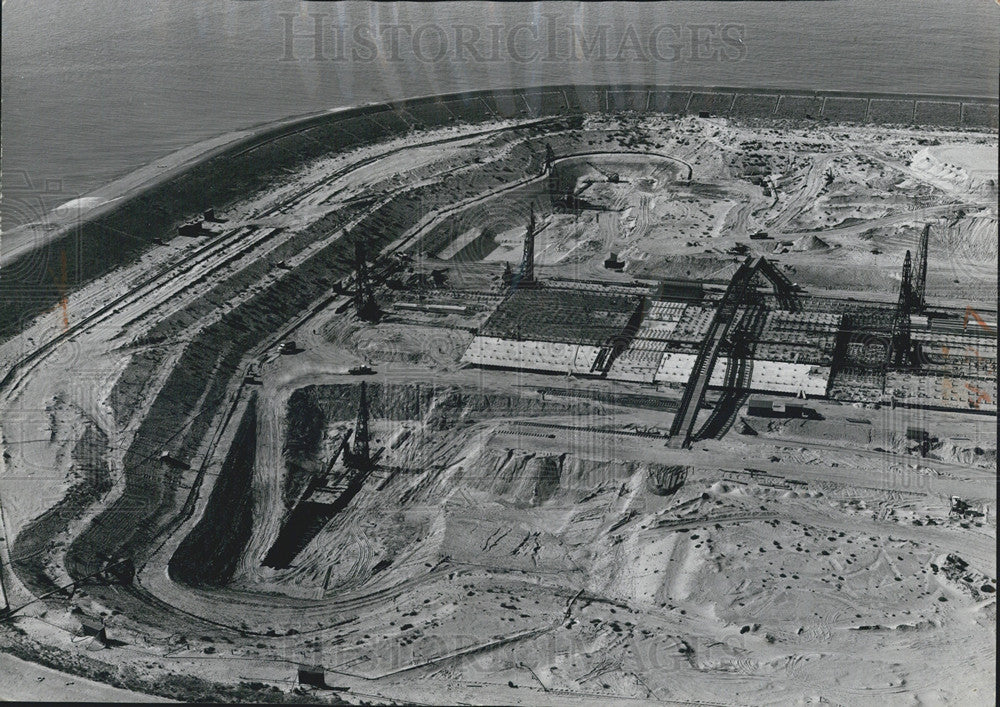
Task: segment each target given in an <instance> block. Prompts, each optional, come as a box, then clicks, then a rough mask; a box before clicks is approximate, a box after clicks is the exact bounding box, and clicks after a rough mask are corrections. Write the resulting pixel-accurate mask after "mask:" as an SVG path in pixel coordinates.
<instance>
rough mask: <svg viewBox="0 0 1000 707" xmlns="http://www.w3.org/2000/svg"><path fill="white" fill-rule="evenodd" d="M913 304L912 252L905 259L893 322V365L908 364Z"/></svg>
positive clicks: (891, 350)
mask: <svg viewBox="0 0 1000 707" xmlns="http://www.w3.org/2000/svg"><path fill="white" fill-rule="evenodd" d="M912 302H913V267H912V262H911V260H910V251H906V257H904V258H903V274H902V277H901V278H900V283H899V302H898V303H897V304H896V314H895V317H894V318H893V322H892V346H890V347H889V350H890V352H891V357H892V361H893V363H895V365H897V366H902V365H905V364H906V361H907V358H908V357H909V354H910V305H911V303H912Z"/></svg>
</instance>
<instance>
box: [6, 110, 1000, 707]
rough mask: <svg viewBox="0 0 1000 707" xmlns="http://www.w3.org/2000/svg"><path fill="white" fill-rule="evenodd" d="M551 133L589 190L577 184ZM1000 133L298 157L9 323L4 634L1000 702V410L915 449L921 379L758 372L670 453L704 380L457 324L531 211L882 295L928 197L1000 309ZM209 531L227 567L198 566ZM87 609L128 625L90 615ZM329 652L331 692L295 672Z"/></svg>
mask: <svg viewBox="0 0 1000 707" xmlns="http://www.w3.org/2000/svg"><path fill="white" fill-rule="evenodd" d="M546 144H550V145H551V146H552V148H553V150H554V152H555V155H556V157H557V162H556V173H557V176H558V178H559V180H561V181H560V190H563V189H564V190H565V191H566V192H568V193H570V194H571V195H573V198H575V199H577V200H578V201H577V202H575V203H576V207H575V208H564V207H560V206H559V205H558V204H557V203H555V196H554V195H553V193H552V192H551V191H550V190H548V189H547V187H546V184H547V178H548V177H547V175H545V174H544V173H542V172H541V165H542V160H543V156H544V149H545V146H546ZM928 150H930V152H928ZM996 151H997V141H996V136H995V135H990V134H988V133H980V132H973V131H945V130H937V131H935V130H920V131H918V130H905V129H901V128H873V127H858V126H847V125H845V126H832V127H823V128H817V127H815V126H812V125H801V126H800V125H795V124H790V123H789V122H787V121H784V122H781V123H766V122H761V121H757V122H753V123H738V122H735V121H730V120H726V119H719V118H695V117H685V118H668V117H666V116H646V117H639V116H635V115H622V116H600V117H597V116H590V117H587V118H586V119H585V120H584V121H583V123H582V125H571V124H569V123H558V124H552V125H549V126H548V127H544V126H543V127H538V126H535V127H528V126H524V125H519V124H518V122H517V121H508V122H505V123H502V124H495V125H494V124H488V125H478V126H474V127H469V126H456V127H451V128H447V129H443V130H437V131H424V132H419V133H415V134H411V135H409V136H408V137H407V138H405V139H400V140H397V141H394V142H392V143H386V144H383V145H378V146H372V147H366V148H363V149H359V150H355V151H353V152H349V153H345V154H340V155H336V156H331V157H329V158H324V159H321V160H318V161H316V162H314V163H310V164H308V165H305V166H303V168H302V169H301V171H299V172H297V173H296V174H291V175H288V178H287V181H286V182H285V183H284V184H283V185H281V186H279V187H277V188H275V189H274V190H271V191H268V192H266V193H261V194H254V195H248V197H247V199H246V201H245V202H243V203H241V204H238V205H236V206H234V207H233V208H232V209H231V210H230V211H229V212H227V213H224V214H220V216H221V217H222V218H224V219H226V221H225V222H224V223H220V224H215V225H214V226H213V228H214V229H215V233H214V235H213V236H211V237H210V238H209V239H207V240H205V241H193V240H191V239H187V238H177V239H175V240H174V241H171V242H170V243H167V244H165V245H162V246H159V247H157V248H154V249H153V250H151V251H149V252H148V253H147V254H146V255H145V256H144V257H143V259H142V260H141V262H139V263H138V264H136V265H134V266H131V267H129V268H123V269H121V270H119V271H116V272H115V273H113V274H112V275H110V276H108V277H107V278H104V279H102V280H101V281H99V282H95V283H93V284H91V285H89V286H87V287H84V288H82V289H80V290H79V291H77V292H74V293H72V294H71V295H69V297H68V299H67V301H66V305H65V307H64V308H60V309H57V310H55V311H52V312H50V313H48V314H46V315H44V316H42V317H40V318H39V319H38V320H37V321H35V322H34V323H33V324H32V325H31V326H30V327H29V328H28V329H27V330H26V331H25V332H24V334H23V335H21V336H18V337H16V338H14V339H10V340H8V341H5V342H2V343H0V362H2V365H3V369H4V370H8V369H10V370H11V371H12V373H11V377H10V378H9V382H8V383H7V384H6V385H5V387H4V388H3V389H2V390H0V406H2V418H0V434H2V447H3V456H2V461H0V504H2V520H3V528H2V533H0V535H2V540H0V560H2V561H3V563H4V564H3V567H2V569H0V572H2V577H3V590H4V594H5V596H6V600H7V602H8V604H9V605H10V607H13V608H17V612H16V614H15V616H14V618H13V619H12V621H11V622H9V623H8V624H4V625H3V626H2V627H0V632H2V633H3V637H4V639H5V640H8V641H12V642H15V643H17V645H24V646H27V647H28V648H26V650H38V651H41V650H43V649H45V648H52V649H58V650H59V651H62V653H59V655H86V657H87V658H88V659H89V660H92V661H97V662H99V663H100V664H101V665H102V666H104V667H103V668H102V669H103V670H107V671H109V675H114V676H116V677H118V678H122V677H123V676H127V677H129V679H132V678H133V677H134V675H135V674H137V673H138V674H142V675H144V676H146V679H147V681H148V684H147V683H135V684H137V685H139V688H137V689H140V688H141V689H142V690H143V691H149V692H156V691H155V690H154V685H153V684H154V683H157V682H158V683H159V684H161V685H164V684H176V683H173V682H170V681H171V680H175V681H176V680H177V679H179V676H194V677H197V678H199V679H203V680H205V681H207V682H208V683H213V684H219V685H227V686H230V687H234V688H235V687H237V686H243V687H244V688H245V686H246V685H248V684H254V685H255V686H254V687H253V688H245V689H247V690H250V691H251V692H249V693H247V694H257V695H258V696H259V695H264V696H271V697H273V696H274V695H280V696H282V699H289V700H302V701H312V700H318V699H320V697H321V696H325V697H326V698H328V699H330V700H336V699H344V700H347V701H350V702H352V703H359V702H361V701H368V702H376V703H391V702H393V701H402V702H425V703H454V702H468V703H488V704H569V703H571V702H572V703H578V702H579V701H581V700H582V701H585V702H586V703H591V704H616V703H621V704H624V703H625V702H629V703H633V702H635V701H636V700H639V701H643V702H650V703H654V702H667V703H682V702H702V703H713V704H716V703H723V704H762V703H790V702H793V703H805V702H819V701H833V702H837V703H843V704H867V703H870V702H872V701H876V700H877V701H879V702H884V703H886V704H900V705H902V704H912V703H914V702H920V703H933V704H939V703H958V704H990V703H992V702H993V699H994V697H995V688H994V684H995V672H994V671H995V668H994V662H995V658H996V649H995V645H996V632H995V619H996V601H995V592H996V512H997V503H996V473H995V467H996V454H997V440H996V417H995V415H984V414H973V413H970V412H961V411H950V412H945V411H926V412H925V413H924V416H923V417H922V418H921V424H922V425H924V426H925V427H927V428H929V429H932V430H933V433H934V441H933V443H932V444H931V445H930V448H929V450H928V453H927V454H926V455H925V456H921V454H920V452H919V449H918V445H916V444H914V443H913V442H912V441H910V440H908V439H907V427H908V426H910V425H912V424H913V420H914V417H913V414H912V413H911V412H910V411H908V410H906V409H903V408H895V409H890V408H888V407H884V406H883V407H880V408H879V407H875V406H872V405H862V404H860V403H858V404H854V405H851V404H846V403H845V404H841V403H837V402H835V401H830V400H814V401H810V405H811V406H812V407H813V408H814V409H815V411H816V412H817V413H818V414H817V416H816V418H815V419H810V420H784V419H772V418H757V417H754V416H751V415H750V414H749V411H748V410H747V408H746V407H742V408H741V409H740V412H739V415H738V418H739V423H738V424H736V425H734V426H733V428H732V429H731V430H730V431H729V432H728V433H727V434H726V435H725V436H724V437H723V438H722V439H711V440H706V441H704V442H698V443H696V444H695V445H694V446H693V448H691V449H674V448H670V447H668V446H667V445H666V433H667V430H669V428H670V425H671V423H672V421H673V410H674V409H676V404H677V400H678V398H679V397H680V395H679V393H680V391H679V390H677V389H671V388H669V387H660V388H657V387H654V386H644V385H641V384H630V383H619V382H615V381H610V380H605V379H589V378H576V377H570V376H566V375H545V374H541V373H528V372H517V371H502V370H490V369H477V368H471V367H468V366H466V365H464V364H462V363H461V360H460V359H461V356H462V354H463V353H464V351H465V349H466V348H467V347H468V345H469V343H470V342H471V341H472V338H473V337H474V336H475V332H476V330H477V329H478V328H479V327H480V326H482V324H483V323H484V321H485V320H486V318H487V317H488V316H489V313H490V312H491V311H492V308H493V307H495V305H496V303H497V302H499V301H500V298H501V296H502V293H501V292H500V276H501V272H502V270H503V267H504V264H505V263H509V264H511V265H512V266H517V264H518V263H519V262H520V258H521V248H522V242H521V239H522V236H523V233H524V228H525V226H526V224H527V220H528V214H529V213H530V212H531V211H532V210H534V212H535V214H536V218H537V219H538V220H537V223H538V228H539V232H538V240H537V242H536V266H537V270H536V272H537V274H538V275H539V277H541V278H542V279H552V280H553V281H555V280H556V279H557V278H573V279H580V280H598V281H603V282H606V283H619V284H621V283H625V282H633V281H635V280H641V281H654V280H656V279H658V278H665V277H689V278H699V279H706V280H714V281H718V282H721V283H724V282H725V281H726V280H728V278H729V277H730V276H731V275H732V273H733V271H734V270H735V268H736V266H737V264H738V263H739V261H741V260H742V259H743V258H744V257H745V255H746V254H751V255H765V256H767V257H769V258H773V259H774V260H775V262H776V263H777V264H778V266H779V267H780V268H782V269H783V271H784V272H785V273H786V274H787V275H788V277H789V278H790V279H791V280H793V281H795V282H797V283H798V284H800V285H801V286H802V287H804V288H805V289H806V290H807V291H809V292H812V293H816V294H823V293H826V294H829V293H831V292H833V291H836V292H837V293H839V294H840V295H843V296H845V297H846V296H853V297H856V298H858V299H864V298H868V297H875V298H878V299H882V300H884V301H889V302H893V301H894V298H895V296H896V292H897V291H898V288H899V278H900V270H901V265H902V260H903V254H904V253H905V252H906V251H907V250H910V251H913V252H915V251H916V247H917V240H918V238H919V234H920V231H921V229H922V228H923V226H924V224H926V223H930V224H931V237H930V238H931V240H930V255H929V263H928V266H929V267H928V271H929V276H928V289H927V298H928V300H929V301H931V302H932V303H934V304H937V305H940V306H945V305H947V306H951V307H960V308H964V307H967V306H968V307H973V308H974V309H975V310H976V311H979V312H983V313H984V316H985V317H986V319H987V320H988V321H992V324H993V327H994V332H993V336H995V325H996V318H995V316H996V315H995V306H994V305H993V304H992V303H994V302H995V300H996V295H997V281H996V274H995V268H996V254H997V210H996V197H997V192H996V179H995V173H993V176H992V177H991V173H990V172H989V169H988V167H989V164H990V163H991V160H992V163H993V164H995V158H996ZM624 153H632V154H624ZM963 170H964V171H963ZM991 180H992V181H991ZM367 197H374V199H373V200H372V201H370V202H368V201H359V198H367ZM357 232H364V233H366V234H368V237H369V238H371V239H372V240H371V243H372V249H373V250H378V251H381V253H382V255H383V256H384V258H383V259H380V260H377V261H376V262H374V263H373V265H372V267H373V271H374V272H375V273H376V275H375V276H376V278H378V279H377V281H376V283H375V287H376V294H377V296H378V298H379V302H380V305H381V306H382V307H383V309H384V314H383V317H382V319H381V321H380V322H379V323H378V324H368V323H365V322H362V321H360V320H359V319H358V318H357V317H356V316H354V314H353V311H352V309H351V307H350V294H351V288H352V287H353V278H352V277H351V276H350V269H351V268H350V263H349V262H348V263H347V264H345V259H349V257H350V253H351V251H350V250H348V249H347V248H346V247H344V244H345V243H346V242H347V239H348V237H349V236H351V235H356V233H357ZM761 232H766V234H767V238H766V239H765V238H761V239H750V236H751V235H753V234H759V233H761ZM611 252H614V253H616V254H617V255H618V257H619V259H620V260H622V261H623V262H624V264H625V266H624V269H623V272H614V271H611V270H608V269H606V268H605V267H604V260H605V259H606V258H607V257H608V254H609V253H611ZM397 256H398V261H395V262H397V265H392V263H391V262H390V260H391V259H392V258H395V257H397ZM373 260H374V258H373ZM435 271H436V272H437V275H436V277H437V278H439V280H438V281H435V278H434V276H433V274H434V273H435ZM392 280H395V281H396V282H394V283H393V282H391V281H392ZM991 317H992V319H990V318H991ZM282 342H293V343H294V346H293V347H291V351H287V350H286V353H282V349H281V348H280V345H281V343H282ZM992 355H993V356H994V357H995V355H996V354H995V345H994V348H993V354H992ZM361 365H367V366H369V367H370V368H371V369H372V371H371V372H369V373H367V374H365V375H357V374H356V373H352V372H351V371H350V369H351V368H352V367H357V366H361ZM362 381H364V382H365V384H366V395H367V396H368V401H369V403H370V405H371V410H372V421H371V433H372V448H373V450H375V451H377V452H378V453H379V454H380V456H379V457H378V463H377V464H376V465H375V467H374V469H372V470H371V471H370V473H369V474H367V475H366V476H364V477H363V478H361V479H359V481H358V483H359V486H358V487H357V489H356V493H354V494H353V495H352V496H350V498H349V499H348V500H347V501H346V502H345V504H344V505H342V507H337V508H336V510H334V511H330V515H329V517H325V516H324V517H323V518H322V522H316V523H314V525H315V527H308V528H306V531H304V532H303V534H302V544H301V547H300V548H298V550H297V551H296V552H295V554H294V556H293V557H292V558H291V559H290V561H289V562H288V563H287V566H282V567H274V566H268V565H265V564H264V562H263V560H264V557H265V556H266V555H267V553H268V551H269V549H270V548H272V547H273V546H274V544H275V542H276V540H277V538H278V537H279V535H280V533H281V531H282V529H283V528H284V527H285V526H286V525H287V523H288V521H289V519H290V518H291V517H292V516H293V514H294V511H295V509H296V508H298V507H299V506H300V505H301V503H302V502H303V500H306V501H308V500H309V499H310V498H313V499H315V498H320V497H323V498H326V497H330V498H333V497H338V495H339V494H343V493H344V487H345V483H346V482H342V481H341V480H342V479H346V478H348V477H349V476H350V472H349V470H348V469H347V468H346V467H345V466H344V463H343V460H342V459H339V458H338V450H339V449H340V447H341V445H342V443H343V441H344V437H345V435H346V434H348V433H349V432H352V431H353V430H354V425H355V419H356V416H357V408H358V404H359V400H360V395H361V393H360V383H361V382H362ZM313 481H316V482H317V483H318V482H319V481H322V482H323V484H326V486H325V487H324V488H325V490H321V491H312V490H310V483H312V482H313ZM338 484H339V485H338ZM321 485H322V484H321ZM310 494H314V495H313V496H310ZM323 494H326V496H323ZM959 501H960V502H959ZM121 557H129V558H130V559H132V560H133V563H134V567H135V574H134V578H133V579H132V580H131V581H128V582H122V581H121V580H120V579H118V578H116V576H115V575H114V573H113V572H111V568H113V567H114V566H115V565H114V564H113V561H117V559H118V558H121ZM178 558H179V559H178ZM184 558H201V562H200V565H199V567H198V568H197V571H191V569H190V562H189V564H187V565H184V567H185V569H184V571H183V572H179V571H175V570H170V571H168V567H172V568H177V567H178V566H179V565H178V563H181V564H183V562H182V560H183V561H185V562H188V560H185V559H184ZM171 562H174V564H173V565H171ZM181 575H183V576H184V577H186V578H188V579H187V581H181V580H180V579H179V577H180V576H181ZM68 585H72V591H70V590H69V589H68V588H67V586H68ZM60 587H62V588H63V589H60ZM84 617H90V618H91V619H96V620H100V621H102V622H103V624H104V625H105V627H106V629H107V633H108V637H109V638H110V639H111V640H110V641H109V642H107V644H106V645H102V646H95V645H93V641H89V640H88V641H82V640H80V636H79V635H78V634H79V633H80V631H81V627H82V624H83V623H84V621H83V619H84ZM84 644H86V645H84ZM84 651H86V653H84ZM3 659H4V660H6V659H7V658H5V657H4V658H3ZM66 663H67V664H66V665H65V666H64V667H65V669H66V670H68V671H71V672H72V671H73V670H76V671H78V672H76V673H74V674H79V670H81V668H79V666H78V665H76V664H75V663H73V662H72V661H69V660H67V661H66ZM298 664H316V665H321V666H322V667H323V668H324V669H325V674H326V682H327V684H328V685H329V686H332V687H335V688H337V689H336V690H333V691H325V692H318V691H312V690H309V691H304V690H299V691H298V692H296V690H297V689H298V685H297V681H296V666H297V665H298ZM88 665H89V663H88ZM74 666H75V667H74ZM956 678H960V679H956ZM72 679H73V678H68V679H67V680H72ZM60 680H61V678H60ZM53 681H54V678H53ZM46 682H49V677H46ZM63 682H65V681H63ZM81 684H83V683H81ZM128 684H133V683H128ZM256 685H259V687H257V686H256ZM64 687H65V693H64V695H65V696H76V695H79V694H84V695H86V694H93V695H95V699H112V700H113V699H120V698H121V697H122V696H121V695H118V694H117V693H110V692H109V693H108V694H107V695H103V694H102V693H100V688H98V687H96V686H94V685H90V684H89V683H88V688H87V689H88V690H96V692H74V689H73V688H74V687H78V686H74V685H66V686H64ZM26 689H27V688H26V687H25V685H24V684H23V680H22V681H21V682H19V683H17V684H16V685H15V684H13V683H12V684H11V686H8V687H4V686H3V684H2V683H0V696H2V697H17V696H19V695H22V694H23V693H24V690H26ZM78 689H80V690H82V689H83V688H78ZM241 689H243V688H241ZM274 689H276V692H273V691H272V690H274ZM3 690H7V692H3ZM51 690H52V692H51V694H49V693H46V695H47V697H51V698H52V699H58V693H59V691H58V690H56V689H55V688H51ZM167 692H169V691H167ZM156 694H159V695H163V696H171V695H170V694H165V692H164V691H163V690H162V689H161V691H159V692H156ZM240 694H243V693H240ZM174 696H177V697H178V698H184V697H185V696H189V695H188V693H181V692H177V693H176V694H174Z"/></svg>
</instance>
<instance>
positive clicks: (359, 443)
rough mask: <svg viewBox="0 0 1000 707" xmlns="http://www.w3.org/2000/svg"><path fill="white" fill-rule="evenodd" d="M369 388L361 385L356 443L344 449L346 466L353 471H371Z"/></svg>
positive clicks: (355, 434) (356, 424)
mask: <svg viewBox="0 0 1000 707" xmlns="http://www.w3.org/2000/svg"><path fill="white" fill-rule="evenodd" d="M368 422H369V410H368V388H367V385H366V384H365V383H364V382H362V383H361V400H360V402H359V403H358V419H357V422H356V423H355V424H354V443H353V444H352V445H351V448H346V447H345V449H344V464H345V465H346V466H348V467H350V468H352V469H359V470H363V469H369V468H370V467H371V464H372V457H371V447H370V442H371V438H370V433H369V430H368Z"/></svg>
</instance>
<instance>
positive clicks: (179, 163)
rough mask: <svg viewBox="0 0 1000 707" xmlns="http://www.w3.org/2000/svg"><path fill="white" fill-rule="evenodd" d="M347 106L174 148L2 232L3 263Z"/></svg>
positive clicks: (0, 249) (293, 117)
mask: <svg viewBox="0 0 1000 707" xmlns="http://www.w3.org/2000/svg"><path fill="white" fill-rule="evenodd" d="M344 110H349V109H348V108H337V109H331V110H327V111H321V112H318V113H309V114H304V115H295V116H290V117H288V118H283V119H281V120H278V121H275V122H270V123H263V124H261V125H257V126H254V127H252V128H247V129H246V130H236V131H233V132H228V133H225V134H223V135H219V136H217V137H213V138H209V139H207V140H202V141H201V142H197V143H195V144H194V145H189V146H188V147H185V148H182V149H180V150H177V151H176V152H172V153H170V154H169V155H166V156H164V157H161V158H160V159H158V160H156V161H155V162H152V163H150V164H148V165H146V166H144V167H141V168H139V169H137V170H135V171H134V172H130V173H129V174H126V175H125V176H123V177H120V178H118V179H116V180H114V181H113V182H109V183H108V184H105V185H104V186H102V187H100V188H98V189H95V190H94V191H92V192H89V193H87V194H85V195H83V196H81V197H79V198H76V199H73V200H71V201H68V202H66V203H64V204H60V205H59V206H57V207H56V208H54V209H52V210H51V211H49V212H48V213H47V214H46V215H45V218H44V219H43V220H42V221H40V222H34V223H29V224H24V225H22V226H18V227H16V228H14V229H12V230H10V231H5V232H4V233H3V235H2V241H0V266H2V265H6V264H7V263H9V262H11V261H13V260H15V259H16V258H18V257H19V256H21V255H24V254H25V253H28V252H30V251H31V250H34V249H35V248H40V247H42V246H44V245H46V244H47V243H51V242H52V241H55V240H57V239H59V238H60V237H62V236H64V235H65V234H66V232H67V231H68V230H69V229H71V228H73V227H74V226H76V225H78V224H80V223H82V222H84V221H89V220H91V219H93V218H96V217H97V216H100V215H101V214H104V213H107V212H108V211H110V210H111V209H113V208H115V206H116V205H117V204H118V202H120V201H121V200H122V199H125V198H126V197H131V196H135V195H138V194H141V193H142V192H144V191H146V190H148V189H150V188H152V187H154V186H156V185H157V184H161V183H163V182H165V181H167V180H169V179H171V178H173V177H176V176H177V175H178V174H181V173H183V172H185V171H187V170H189V169H191V168H192V167H194V166H195V165H197V164H199V163H201V162H204V161H205V160H208V159H211V158H212V157H215V156H216V155H218V154H220V153H222V152H224V151H225V150H226V149H228V148H230V147H232V146H233V145H235V144H237V143H239V142H241V141H244V140H252V139H254V138H257V137H260V136H262V135H265V134H267V133H269V132H272V131H275V130H277V129H280V128H284V127H287V126H289V125H293V124H295V123H298V122H300V121H305V120H310V119H313V118H317V117H319V116H322V115H327V114H333V113H337V112H340V111H344Z"/></svg>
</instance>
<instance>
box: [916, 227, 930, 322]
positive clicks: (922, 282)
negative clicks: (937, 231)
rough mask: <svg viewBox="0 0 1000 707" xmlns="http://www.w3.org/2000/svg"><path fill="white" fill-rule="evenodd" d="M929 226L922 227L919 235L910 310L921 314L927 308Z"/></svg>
mask: <svg viewBox="0 0 1000 707" xmlns="http://www.w3.org/2000/svg"><path fill="white" fill-rule="evenodd" d="M930 235H931V225H930V224H929V223H928V224H926V225H925V226H924V232H923V233H922V234H920V249H919V250H918V251H917V276H916V278H914V282H913V298H912V303H913V304H912V309H913V311H915V312H923V311H924V309H925V308H926V306H927V302H926V295H927V245H928V242H929V241H930Z"/></svg>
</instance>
